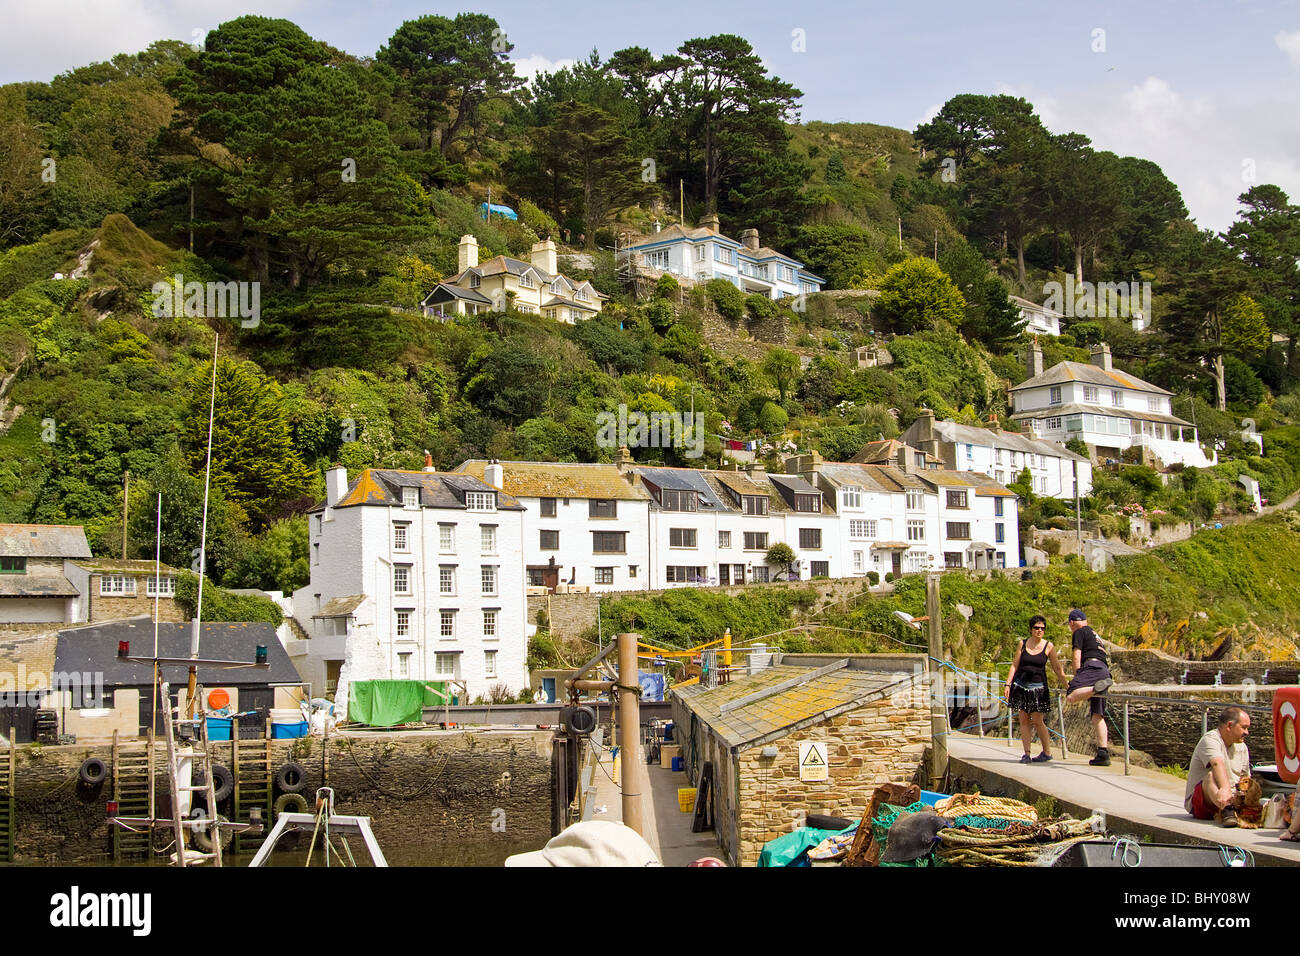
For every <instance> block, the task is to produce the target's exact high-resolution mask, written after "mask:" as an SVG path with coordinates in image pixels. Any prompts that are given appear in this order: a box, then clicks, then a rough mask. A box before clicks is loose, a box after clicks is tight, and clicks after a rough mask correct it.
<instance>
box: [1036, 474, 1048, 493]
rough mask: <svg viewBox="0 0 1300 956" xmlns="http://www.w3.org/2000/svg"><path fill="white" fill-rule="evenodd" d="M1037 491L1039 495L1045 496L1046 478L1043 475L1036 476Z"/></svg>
mask: <svg viewBox="0 0 1300 956" xmlns="http://www.w3.org/2000/svg"><path fill="white" fill-rule="evenodd" d="M1038 491H1039V493H1040V494H1047V478H1046V476H1044V475H1039V476H1038Z"/></svg>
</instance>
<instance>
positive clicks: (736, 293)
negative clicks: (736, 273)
mask: <svg viewBox="0 0 1300 956" xmlns="http://www.w3.org/2000/svg"><path fill="white" fill-rule="evenodd" d="M704 290H705V292H707V293H708V295H709V298H710V299H712V300H713V306H714V308H716V309H717V310H718V313H719V314H720V315H721V316H722V317H723V318H724V319H730V320H731V321H732V322H739V321H740V320H741V319H742V318H744V316H745V296H744V295H743V294H742V293H741V291H740V290H739V289H737V288H736V287H735V286H734V285H732V284H731V283H730V282H728V281H727V280H726V279H710V280H709V281H708V282H706V283H705V284H704Z"/></svg>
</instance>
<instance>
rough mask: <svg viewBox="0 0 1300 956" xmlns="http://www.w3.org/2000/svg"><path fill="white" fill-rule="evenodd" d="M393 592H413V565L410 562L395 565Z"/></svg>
mask: <svg viewBox="0 0 1300 956" xmlns="http://www.w3.org/2000/svg"><path fill="white" fill-rule="evenodd" d="M393 593H394V594H410V593H411V566H410V565H409V564H395V565H393Z"/></svg>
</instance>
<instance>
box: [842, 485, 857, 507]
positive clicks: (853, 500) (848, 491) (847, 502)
mask: <svg viewBox="0 0 1300 956" xmlns="http://www.w3.org/2000/svg"><path fill="white" fill-rule="evenodd" d="M840 504H841V505H842V506H843V507H845V508H861V507H862V489H861V488H857V487H848V488H841V489H840Z"/></svg>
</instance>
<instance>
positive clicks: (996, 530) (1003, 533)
mask: <svg viewBox="0 0 1300 956" xmlns="http://www.w3.org/2000/svg"><path fill="white" fill-rule="evenodd" d="M993 540H994V541H996V542H997V543H998V544H1002V543H1003V542H1004V541H1006V540H1007V526H1006V525H1004V524H1002V523H1001V522H998V523H997V524H995V525H994V526H993Z"/></svg>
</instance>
